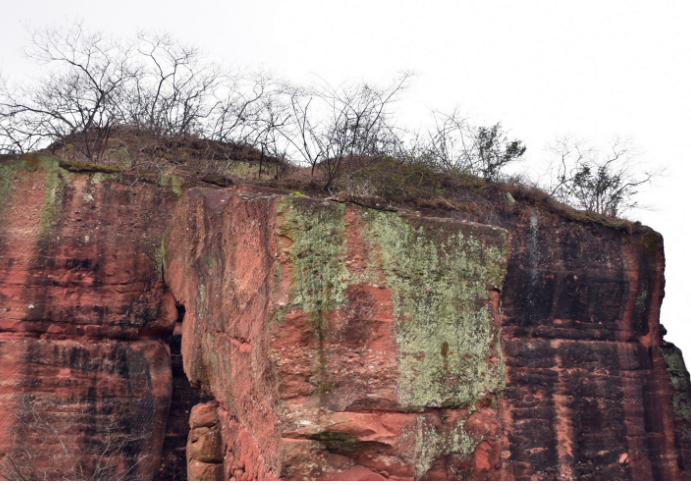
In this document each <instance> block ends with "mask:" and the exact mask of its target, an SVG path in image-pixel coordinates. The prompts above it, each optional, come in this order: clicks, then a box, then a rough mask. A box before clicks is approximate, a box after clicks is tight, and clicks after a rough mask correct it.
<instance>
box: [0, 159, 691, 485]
mask: <svg viewBox="0 0 691 485" xmlns="http://www.w3.org/2000/svg"><path fill="white" fill-rule="evenodd" d="M483 196H484V197H487V198H488V200H491V202H492V208H493V211H494V213H495V217H493V219H492V225H486V224H480V223H477V222H473V221H472V218H471V216H469V215H468V214H463V213H460V212H455V211H451V212H440V211H431V210H430V211H427V212H424V211H423V213H420V212H416V211H415V210H405V209H398V210H379V209H375V208H371V207H365V206H363V205H361V204H354V203H344V202H339V201H337V200H322V199H312V198H307V197H304V196H300V194H295V195H290V194H289V193H287V192H285V191H281V190H278V189H268V188H261V187H251V186H232V187H228V188H219V187H216V186H211V185H209V184H204V183H202V182H199V181H195V180H192V179H188V178H185V177H180V176H177V175H171V174H153V173H143V172H139V173H137V172H135V171H120V170H116V169H108V168H104V167H94V166H89V165H85V164H77V163H69V162H62V161H60V160H58V159H55V158H52V157H48V156H43V155H31V156H27V157H23V158H18V157H16V158H11V157H7V158H5V159H2V160H0V330H1V331H0V359H1V360H2V362H3V365H2V366H0V386H1V387H0V389H1V392H0V398H1V399H2V401H3V404H4V405H3V406H2V407H0V422H1V423H2V425H3V426H2V427H1V430H0V433H2V434H3V439H2V440H1V441H0V443H2V444H0V452H1V453H2V458H1V459H2V470H0V471H2V475H3V476H4V477H5V478H10V479H19V478H34V479H40V478H53V479H60V478H71V479H78V478H106V477H107V478H139V479H151V478H155V479H181V478H183V479H184V478H185V477H189V478H215V479H228V478H236V479H273V478H283V479H303V478H311V479H385V478H386V479H406V478H417V479H523V478H538V479H569V478H580V479H586V478H590V479H601V480H606V479H639V480H646V479H691V471H690V469H691V386H690V385H689V375H688V373H687V372H686V369H685V367H684V363H683V360H682V359H681V354H680V352H679V351H678V350H677V349H676V348H675V347H674V346H672V345H671V344H668V343H666V342H664V341H663V339H662V337H663V334H664V331H663V329H662V327H661V325H660V324H659V312H660V305H661V303H662V297H663V293H664V273H663V272H664V254H663V247H662V238H661V236H660V235H659V234H657V233H655V232H654V231H652V230H650V229H648V228H646V227H642V226H632V225H621V226H617V225H612V224H609V225H608V224H602V223H597V222H594V221H591V220H588V219H586V218H581V217H575V216H574V215H573V214H565V213H561V212H559V211H558V210H550V209H549V208H545V207H543V206H540V205H537V204H533V203H531V202H530V201H529V200H522V199H520V198H518V197H517V198H514V197H512V196H507V194H506V191H502V190H500V188H498V187H488V188H487V189H486V194H485V195H483ZM517 199H518V200H517ZM183 370H184V372H183Z"/></svg>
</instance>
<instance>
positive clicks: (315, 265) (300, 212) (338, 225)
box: [278, 197, 347, 329]
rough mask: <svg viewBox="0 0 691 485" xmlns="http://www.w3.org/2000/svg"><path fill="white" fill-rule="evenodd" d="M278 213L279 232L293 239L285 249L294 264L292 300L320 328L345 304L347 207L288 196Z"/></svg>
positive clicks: (316, 327) (282, 202) (280, 205)
mask: <svg viewBox="0 0 691 485" xmlns="http://www.w3.org/2000/svg"><path fill="white" fill-rule="evenodd" d="M278 213H279V215H280V216H281V222H280V224H279V233H280V234H281V235H282V236H285V237H287V238H288V239H290V240H291V241H292V244H291V245H290V247H287V248H284V250H285V251H287V252H288V253H289V254H290V261H291V263H292V266H293V274H292V275H291V277H292V287H291V289H290V292H291V295H290V297H291V303H292V304H293V305H296V306H299V307H300V308H302V309H303V311H305V313H307V314H308V315H309V316H310V319H311V320H312V324H313V325H314V327H315V329H320V328H321V327H322V324H323V319H324V316H325V314H326V313H327V312H328V311H329V310H331V309H333V308H336V307H339V306H342V305H343V304H344V303H345V291H344V290H345V285H346V280H347V272H346V269H345V266H344V263H343V260H344V253H345V239H344V237H345V206H344V205H343V204H329V205H322V204H321V203H317V202H315V201H311V200H310V199H306V198H302V197H285V198H284V199H283V200H282V201H281V203H280V204H279V208H278Z"/></svg>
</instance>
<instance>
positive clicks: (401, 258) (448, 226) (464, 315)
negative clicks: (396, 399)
mask: <svg viewBox="0 0 691 485" xmlns="http://www.w3.org/2000/svg"><path fill="white" fill-rule="evenodd" d="M362 217H363V219H364V220H365V221H366V225H367V231H368V233H369V237H370V238H371V240H372V242H373V243H374V244H373V246H374V247H378V248H379V252H380V253H381V259H382V262H383V267H384V271H385V274H386V278H387V281H388V283H389V285H390V286H391V288H392V292H393V302H394V313H395V317H396V321H397V327H398V328H397V341H398V346H399V359H400V362H399V371H400V375H401V377H400V383H399V389H400V398H401V403H402V405H403V407H404V408H407V409H410V410H421V409H424V408H426V407H462V406H464V405H466V404H468V403H472V402H474V401H476V400H477V399H479V393H481V392H484V393H487V394H491V393H497V392H500V391H502V390H503V389H504V387H505V375H504V367H503V365H502V364H501V355H500V358H499V362H497V363H496V364H492V363H490V362H488V361H489V357H490V351H491V346H492V342H493V341H495V339H496V340H498V335H497V332H496V331H495V328H494V323H493V319H492V315H491V312H490V308H489V304H488V300H489V297H490V294H489V288H491V287H497V288H501V285H502V283H503V279H504V276H505V273H506V242H507V233H506V232H505V231H504V230H501V229H498V228H491V227H487V226H482V227H473V226H460V225H459V224H457V223H453V222H448V221H442V220H429V219H406V218H404V217H402V216H400V215H398V214H394V213H390V212H380V211H373V210H363V211H362Z"/></svg>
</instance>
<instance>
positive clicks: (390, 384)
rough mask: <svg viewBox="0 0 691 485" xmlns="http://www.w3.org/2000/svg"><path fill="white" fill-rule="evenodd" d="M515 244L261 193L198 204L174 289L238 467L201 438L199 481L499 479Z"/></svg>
mask: <svg viewBox="0 0 691 485" xmlns="http://www.w3.org/2000/svg"><path fill="white" fill-rule="evenodd" d="M506 240H507V233H506V231H504V230H502V229H499V228H495V227H490V226H482V225H477V224H462V223H459V222H457V221H452V220H446V219H431V218H422V217H419V216H415V215H401V214H396V213H392V212H381V211H376V210H371V209H365V208H360V207H358V206H354V205H346V204H340V203H334V202H322V201H316V200H311V199H308V198H304V197H285V196H280V195H276V194H265V193H261V192H257V191H256V189H249V190H243V189H242V188H232V189H226V190H208V189H204V190H202V189H193V190H190V191H188V193H187V194H186V195H185V196H184V197H183V200H182V202H181V203H180V205H179V206H178V209H177V210H176V214H175V216H174V217H173V219H172V221H171V223H170V226H169V229H168V231H167V232H166V236H165V247H166V257H165V263H166V265H165V274H166V281H167V283H168V284H169V285H170V288H171V290H172V291H173V293H174V294H175V296H176V298H177V299H178V300H179V301H180V302H181V304H183V305H184V306H185V308H186V317H185V321H184V324H183V356H184V363H185V371H186V373H187V375H188V376H189V378H190V380H191V381H192V383H193V385H198V386H201V387H202V388H203V389H205V390H206V391H207V393H209V394H210V395H213V396H214V397H215V399H216V401H217V403H218V405H219V409H222V410H223V412H225V413H226V416H225V417H220V418H219V422H220V424H219V431H218V433H219V434H220V439H221V440H222V441H223V445H222V446H221V448H222V450H223V457H222V460H220V462H219V461H218V456H216V455H214V458H213V460H211V459H210V458H209V456H206V455H204V454H203V453H202V454H201V455H200V456H197V454H196V453H197V452H196V451H195V450H196V449H197V448H204V447H198V446H197V445H196V444H195V443H197V441H195V439H196V436H197V434H196V433H197V432H196V431H195V432H193V433H195V434H193V435H191V436H190V440H191V441H190V444H189V445H188V450H191V451H190V453H191V455H190V457H189V458H190V459H191V460H192V463H193V464H191V465H190V468H189V470H190V473H191V474H192V476H195V473H197V472H196V470H199V473H200V475H196V477H201V476H205V474H206V473H211V472H209V471H208V470H209V469H211V468H213V469H217V471H216V472H214V473H219V474H220V475H219V476H221V477H223V478H230V477H234V478H238V479H266V478H279V477H280V478H290V479H302V478H321V479H358V478H379V479H381V478H439V479H446V478H465V477H475V478H493V477H497V478H498V476H499V475H498V469H499V461H498V456H499V427H498V421H497V414H496V410H495V409H493V405H495V404H496V401H497V399H498V396H499V394H500V393H501V392H502V391H503V390H504V382H505V375H504V364H503V361H502V355H501V346H500V342H499V325H500V321H499V293H498V288H500V287H501V285H502V282H503V277H504V273H505V267H506ZM206 406H207V405H205V407H204V409H206ZM193 416H194V415H193ZM193 419H194V418H193ZM267 423H271V425H269V426H267ZM202 428H203V427H202ZM213 436H215V434H214V435H213ZM214 439H216V438H214ZM197 462H199V463H198V464H197ZM203 462H206V463H208V466H204V465H202V464H201V463H203ZM221 464H222V466H221Z"/></svg>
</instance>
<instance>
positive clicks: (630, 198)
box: [549, 138, 662, 217]
mask: <svg viewBox="0 0 691 485" xmlns="http://www.w3.org/2000/svg"><path fill="white" fill-rule="evenodd" d="M551 150H552V152H553V153H554V154H555V160H554V161H553V162H552V164H551V165H550V168H549V174H550V176H551V177H552V181H551V185H550V193H551V195H552V196H554V197H556V198H558V199H559V200H561V201H562V202H565V203H569V204H572V205H575V206H577V207H579V208H581V209H583V210H586V211H589V212H595V213H598V214H604V215H608V216H615V217H616V216H620V215H621V214H622V213H623V212H625V211H626V210H629V209H633V208H636V207H639V204H638V202H637V201H636V200H635V196H636V195H637V194H638V191H639V190H640V188H641V187H642V186H644V185H646V184H649V183H651V182H652V181H653V180H654V179H655V178H656V177H657V176H660V175H662V171H661V170H640V169H639V163H638V155H637V153H636V152H635V150H634V149H633V148H632V145H631V142H630V141H628V140H625V141H620V140H617V141H615V142H613V143H612V144H611V145H610V146H609V147H608V148H607V149H600V148H598V147H595V146H589V145H586V144H585V143H584V142H578V141H572V140H570V139H568V138H563V139H560V140H558V141H557V143H556V145H555V146H553V147H551Z"/></svg>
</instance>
